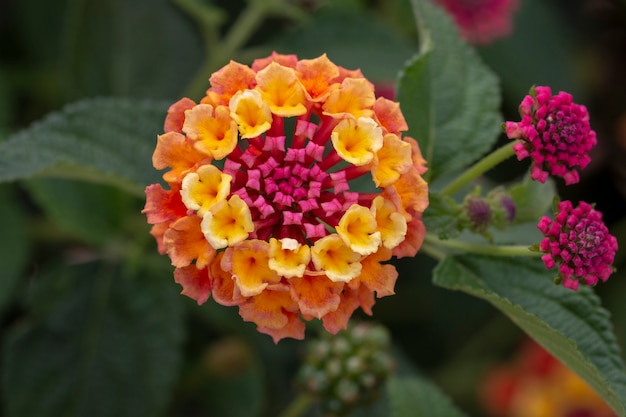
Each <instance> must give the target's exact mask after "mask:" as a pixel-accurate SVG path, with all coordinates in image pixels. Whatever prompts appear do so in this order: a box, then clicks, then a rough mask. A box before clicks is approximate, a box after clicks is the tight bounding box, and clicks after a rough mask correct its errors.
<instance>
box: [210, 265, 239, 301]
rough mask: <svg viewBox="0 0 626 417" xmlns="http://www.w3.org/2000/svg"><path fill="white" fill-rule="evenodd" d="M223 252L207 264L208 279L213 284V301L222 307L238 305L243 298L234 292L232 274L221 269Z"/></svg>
mask: <svg viewBox="0 0 626 417" xmlns="http://www.w3.org/2000/svg"><path fill="white" fill-rule="evenodd" d="M224 253H225V252H219V253H218V254H217V256H216V257H215V259H213V261H211V263H210V264H209V277H210V278H211V280H212V282H213V299H214V300H215V302H216V303H218V304H221V305H223V306H234V305H239V304H241V303H243V302H244V301H245V297H243V296H241V295H240V294H239V291H235V280H234V279H233V274H231V273H230V272H228V271H224V270H223V269H222V265H221V261H222V258H223V256H224Z"/></svg>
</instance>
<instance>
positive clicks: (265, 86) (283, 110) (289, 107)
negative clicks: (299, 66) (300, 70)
mask: <svg viewBox="0 0 626 417" xmlns="http://www.w3.org/2000/svg"><path fill="white" fill-rule="evenodd" d="M256 81H257V86H256V89H257V90H258V91H259V92H260V93H261V95H262V96H263V101H265V102H266V103H267V104H268V105H269V106H270V109H271V110H272V113H274V114H275V115H277V116H281V117H292V116H300V115H302V114H304V113H306V111H307V109H306V107H305V105H304V103H305V102H306V98H305V94H304V88H303V87H302V85H301V84H300V82H299V81H298V77H297V76H296V71H295V70H294V69H293V68H288V67H284V66H282V65H280V64H277V63H276V62H272V63H271V64H269V65H268V66H267V67H265V68H264V69H262V70H261V71H259V72H258V73H257V76H256Z"/></svg>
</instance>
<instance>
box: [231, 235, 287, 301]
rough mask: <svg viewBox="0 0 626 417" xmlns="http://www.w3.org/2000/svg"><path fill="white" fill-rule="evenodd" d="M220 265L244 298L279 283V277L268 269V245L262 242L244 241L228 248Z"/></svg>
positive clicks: (254, 240)
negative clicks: (232, 279) (230, 275)
mask: <svg viewBox="0 0 626 417" xmlns="http://www.w3.org/2000/svg"><path fill="white" fill-rule="evenodd" d="M221 265H222V268H223V269H224V270H225V271H228V272H230V273H232V275H233V278H234V279H235V284H236V285H237V287H238V289H239V291H240V292H241V295H243V296H244V297H250V296H254V295H257V294H259V293H261V292H262V291H263V290H264V289H265V288H266V287H267V286H268V284H272V283H277V282H280V276H279V275H278V274H277V273H276V272H274V271H273V270H271V269H270V267H269V243H268V242H265V241H263V240H256V239H253V240H245V241H243V242H241V243H239V244H237V245H235V246H234V247H230V248H228V249H227V250H226V253H225V255H224V258H223V259H222V262H221Z"/></svg>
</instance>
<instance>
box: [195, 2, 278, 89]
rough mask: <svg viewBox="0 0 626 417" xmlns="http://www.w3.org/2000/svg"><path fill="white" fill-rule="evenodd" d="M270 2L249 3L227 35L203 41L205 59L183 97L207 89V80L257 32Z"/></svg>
mask: <svg viewBox="0 0 626 417" xmlns="http://www.w3.org/2000/svg"><path fill="white" fill-rule="evenodd" d="M270 4H271V2H266V1H258V0H253V1H251V2H250V3H249V4H248V6H247V7H246V8H245V9H244V10H243V11H242V12H241V14H240V15H239V17H238V18H237V20H236V21H235V23H233V25H232V26H231V27H230V29H229V31H228V33H226V35H225V36H224V38H223V39H222V40H220V41H219V42H215V41H214V39H209V38H208V37H207V38H205V39H204V43H205V47H206V52H205V53H206V58H205V60H204V62H203V63H202V66H201V67H200V70H199V71H198V73H197V74H196V76H195V77H194V79H193V80H192V81H191V82H190V83H189V85H188V86H187V88H186V89H185V93H184V96H185V97H194V96H196V95H197V94H201V93H202V92H203V91H204V90H206V89H207V87H208V85H207V80H208V79H209V77H210V76H211V74H212V73H213V71H215V70H216V69H217V68H219V67H220V66H222V65H224V64H225V63H226V62H227V61H228V59H229V58H230V57H232V56H233V55H234V54H235V52H236V51H237V50H239V49H240V48H242V47H243V46H244V45H245V43H246V42H247V41H248V39H250V37H251V36H252V34H253V33H254V32H255V31H256V30H257V28H258V27H259V25H260V24H261V22H263V20H264V19H265V18H266V17H267V15H269V14H270V13H271V12H272V7H271V6H270Z"/></svg>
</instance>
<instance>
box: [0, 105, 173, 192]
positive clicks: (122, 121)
mask: <svg viewBox="0 0 626 417" xmlns="http://www.w3.org/2000/svg"><path fill="white" fill-rule="evenodd" d="M167 106H168V105H167V103H164V102H159V101H148V100H127V99H114V98H98V99H89V100H83V101H79V102H76V103H74V104H71V105H68V106H67V107H65V108H64V109H63V110H61V111H59V112H57V113H53V114H50V115H48V116H47V117H46V118H44V119H43V120H42V121H40V122H38V123H35V124H34V125H32V126H31V127H29V128H27V129H25V130H22V131H20V132H18V133H16V134H14V135H12V136H10V137H9V139H8V140H6V141H3V142H0V182H2V181H13V180H18V179H25V178H31V177H34V176H52V177H63V178H73V179H80V180H86V181H93V182H99V183H105V184H112V185H115V186H118V187H121V188H123V189H125V190H127V191H130V192H133V193H135V194H137V195H143V189H144V187H145V186H146V185H148V184H151V183H155V182H158V181H159V173H158V172H156V171H155V170H154V168H153V167H152V153H153V152H154V147H155V145H156V137H157V134H158V133H159V132H160V131H161V130H162V126H163V120H164V118H165V113H166V110H167Z"/></svg>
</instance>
